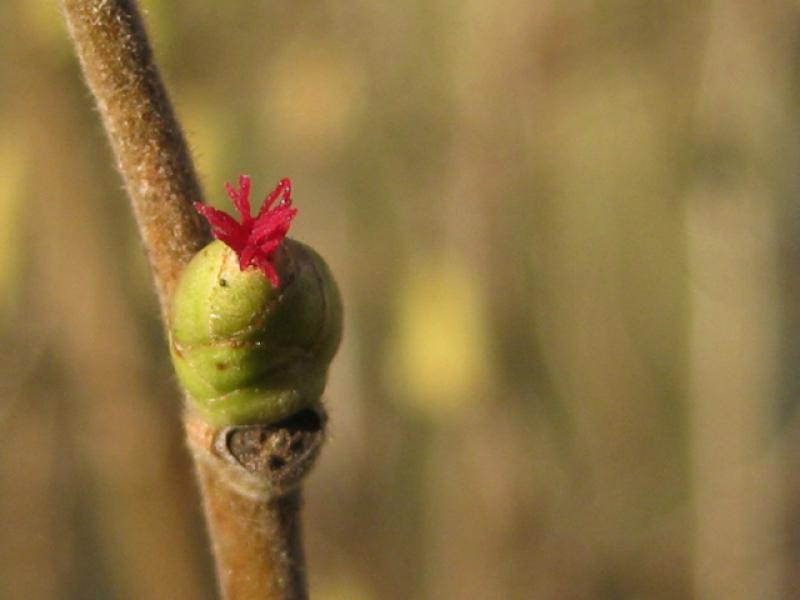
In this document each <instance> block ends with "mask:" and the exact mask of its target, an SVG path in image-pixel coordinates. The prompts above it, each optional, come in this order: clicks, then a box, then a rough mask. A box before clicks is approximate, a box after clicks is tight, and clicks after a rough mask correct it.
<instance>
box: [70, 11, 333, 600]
mask: <svg viewBox="0 0 800 600" xmlns="http://www.w3.org/2000/svg"><path fill="white" fill-rule="evenodd" d="M61 4H62V9H63V12H64V15H65V18H66V21H67V24H68V27H69V30H70V33H71V35H72V39H73V41H74V44H75V48H76V52H77V54H78V57H79V59H80V62H81V66H82V68H83V72H84V75H85V77H86V81H87V83H88V85H89V88H90V89H91V91H92V93H93V94H94V97H95V100H96V102H97V107H98V109H99V112H100V115H101V117H102V120H103V124H104V126H105V130H106V133H107V134H108V138H109V140H110V142H111V147H112V149H113V151H114V155H115V157H116V160H117V165H118V167H119V170H120V172H121V173H122V176H123V179H124V180H125V185H126V187H127V190H128V194H129V196H130V199H131V202H132V204H133V209H134V212H135V214H136V218H137V222H138V225H139V230H140V232H141V235H142V238H143V240H144V245H145V249H146V251H147V255H148V257H149V260H150V264H151V267H152V270H153V277H154V279H155V283H156V288H157V289H158V293H159V300H160V302H161V308H162V313H163V315H164V318H165V321H166V320H168V319H169V306H170V299H171V295H172V292H173V290H174V287H175V283H176V281H177V278H178V276H179V274H180V272H181V270H182V268H183V267H184V265H185V264H186V263H187V262H188V260H189V259H190V258H191V257H192V256H193V255H194V254H195V252H197V250H199V249H200V248H201V247H202V246H204V245H205V244H206V242H207V241H208V239H209V235H208V229H207V227H206V225H205V224H204V222H202V221H201V219H200V218H199V216H198V215H197V214H196V213H195V211H194V210H193V208H192V206H191V202H192V201H194V200H198V199H200V198H201V190H200V186H199V184H198V182H197V177H196V176H195V172H194V167H193V166H192V161H191V157H190V155H189V152H188V149H187V146H186V142H185V140H184V138H183V135H182V133H181V129H180V127H179V125H178V122H177V120H176V118H175V115H174V113H173V110H172V107H171V105H170V102H169V99H168V96H167V93H166V90H165V88H164V85H163V83H162V82H161V78H160V77H159V74H158V70H157V68H156V65H155V63H154V61H153V55H152V51H151V49H150V46H149V43H148V41H147V36H146V33H145V30H144V26H143V24H142V21H141V18H140V16H139V13H138V11H137V9H136V5H135V2H134V1H133V0H61ZM324 422H325V417H324V415H323V414H321V413H320V412H312V411H307V412H305V413H302V414H300V415H297V416H296V417H294V418H292V419H291V420H289V421H287V422H284V423H281V424H278V425H272V426H260V425H255V426H249V427H234V428H227V429H218V428H213V427H211V426H210V425H208V424H207V423H205V422H203V421H201V420H199V419H198V418H197V417H196V416H194V415H192V414H188V413H187V416H186V422H185V423H186V431H187V436H188V441H189V446H190V448H191V450H192V453H193V455H194V457H195V463H196V465H197V472H198V477H199V480H200V484H201V488H202V492H203V499H204V505H205V511H206V517H207V520H208V523H209V530H210V534H211V538H212V545H213V547H214V553H215V558H216V561H217V574H218V577H219V581H220V587H221V589H222V595H223V597H224V598H225V599H226V600H302V599H303V598H306V597H307V593H306V581H305V567H304V559H303V552H302V546H301V543H300V534H299V514H300V513H299V507H300V491H299V486H300V483H301V481H302V479H303V476H304V475H305V473H306V472H307V471H308V470H309V468H310V467H311V465H312V464H313V462H314V459H315V457H316V455H317V453H318V451H319V448H320V446H321V444H322V441H323V439H324ZM153 551H154V552H157V551H158V549H156V548H154V549H153Z"/></svg>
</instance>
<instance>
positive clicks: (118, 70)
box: [62, 0, 209, 317]
mask: <svg viewBox="0 0 800 600" xmlns="http://www.w3.org/2000/svg"><path fill="white" fill-rule="evenodd" d="M62 6H63V11H64V15H65V17H66V20H67V25H68V26H69V30H70V33H71V35H72V39H73V41H74V43H75V48H76V51H77V54H78V58H79V59H80V62H81V67H82V68H83V73H84V76H85V77H86V81H87V83H88V84H89V88H90V89H91V90H92V93H93V94H94V98H95V101H96V102H97V108H98V110H99V112H100V116H101V117H102V119H103V125H104V126H105V130H106V133H107V134H108V139H109V141H110V142H111V146H112V148H113V150H114V156H115V157H116V159H117V166H118V167H119V170H120V173H122V177H123V179H124V180H125V186H126V187H127V190H128V195H129V196H130V198H131V201H132V203H133V209H134V212H135V213H136V220H137V222H138V224H139V231H140V232H141V235H142V237H143V239H144V245H145V249H146V251H147V255H148V258H149V259H150V264H151V266H152V268H153V276H154V279H155V282H156V287H157V289H158V293H159V299H160V301H161V308H162V311H163V313H164V315H165V317H166V316H167V314H168V310H169V298H170V296H171V293H172V289H173V287H174V285H175V282H176V281H177V278H178V275H179V274H180V272H181V269H182V268H183V266H184V265H185V264H186V262H188V260H189V259H190V258H191V257H192V256H194V254H195V253H196V252H197V251H198V250H199V249H200V248H202V247H203V246H205V245H206V243H208V241H209V233H208V228H207V226H206V225H205V223H204V222H203V220H202V219H201V218H200V217H199V215H198V214H197V213H196V212H195V211H194V209H193V208H192V205H191V202H192V201H194V200H200V199H202V192H201V190H200V184H199V183H198V181H197V177H196V176H195V172H194V167H193V166H192V159H191V156H190V155H189V151H188V149H187V147H186V141H185V140H184V138H183V134H182V133H181V129H180V126H179V125H178V121H177V120H176V119H175V115H174V113H173V111H172V106H171V105H170V102H169V98H168V97H167V92H166V90H165V89H164V85H163V83H162V82H161V77H160V76H159V74H158V69H157V68H156V65H155V63H154V62H153V53H152V51H151V49H150V45H149V44H148V41H147V34H146V33H145V30H144V26H143V24H142V21H141V18H140V17H139V13H138V11H137V9H136V5H135V2H133V0H62Z"/></svg>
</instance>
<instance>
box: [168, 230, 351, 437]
mask: <svg viewBox="0 0 800 600" xmlns="http://www.w3.org/2000/svg"><path fill="white" fill-rule="evenodd" d="M272 264H273V265H274V268H275V271H276V272H277V274H278V276H279V280H280V284H279V286H278V287H273V285H272V284H271V283H270V281H269V279H268V278H267V277H265V276H264V273H262V272H261V271H260V270H259V269H257V268H254V267H250V268H247V269H245V270H244V271H242V270H240V266H239V258H238V256H237V254H236V253H235V252H234V251H233V250H231V249H230V248H229V247H228V246H227V245H225V244H224V243H222V242H220V241H214V242H212V243H210V244H209V245H208V246H206V247H205V248H204V249H203V250H201V251H200V252H199V253H198V254H197V255H196V256H195V257H194V258H193V259H192V260H191V261H190V262H189V264H188V265H187V266H186V268H185V270H184V272H183V273H182V274H181V278H180V280H179V282H178V285H177V288H176V290H175V295H174V298H173V304H172V312H171V317H170V320H171V322H170V331H169V333H170V353H171V355H172V362H173V364H174V366H175V371H176V372H177V375H178V379H179V381H180V382H181V384H182V385H183V387H184V389H185V390H186V391H187V392H188V396H189V400H190V402H191V404H192V406H193V407H194V408H195V409H196V410H198V411H199V412H200V413H201V414H202V416H203V417H204V418H205V419H206V420H207V421H208V422H210V423H212V424H214V425H220V426H222V425H242V424H255V423H264V424H269V423H274V422H276V421H279V420H281V419H284V418H287V417H289V416H291V415H293V414H295V413H297V412H298V411H300V410H303V409H306V408H314V407H315V406H317V405H318V404H319V402H320V397H321V395H322V391H323V388H324V386H325V379H326V376H327V371H328V365H329V364H330V361H331V360H332V359H333V356H334V354H335V353H336V350H337V348H338V346H339V341H340V339H341V334H342V305H341V299H340V297H339V291H338V289H337V287H336V283H335V281H334V279H333V276H332V275H331V272H330V270H329V269H328V267H327V265H326V264H325V262H324V261H323V260H322V258H321V257H320V256H319V255H318V254H317V253H316V252H314V250H312V249H311V248H309V247H308V246H306V245H305V244H301V243H300V242H297V241H294V240H291V239H288V238H287V239H285V240H284V241H283V243H282V244H281V246H280V247H279V248H278V250H277V251H276V252H275V253H274V257H273V259H272Z"/></svg>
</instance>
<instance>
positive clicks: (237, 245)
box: [194, 175, 297, 287]
mask: <svg viewBox="0 0 800 600" xmlns="http://www.w3.org/2000/svg"><path fill="white" fill-rule="evenodd" d="M225 191H227V192H228V196H229V197H230V199H231V200H232V201H233V205H234V206H235V207H236V210H237V212H238V213H239V216H240V217H241V219H242V222H241V223H238V222H237V221H236V220H235V219H234V218H233V217H232V216H230V215H229V214H228V213H226V212H223V211H221V210H217V209H216V208H214V207H212V206H208V205H206V204H203V203H202V202H195V203H194V207H195V209H196V210H197V212H199V213H200V214H201V215H203V216H204V217H205V218H206V219H207V220H208V222H209V223H210V224H211V232H212V233H213V234H214V237H216V238H217V239H218V240H220V241H221V242H223V243H225V244H226V245H227V246H229V247H230V248H231V249H232V250H233V251H234V252H236V256H238V257H239V268H240V269H241V270H242V271H244V270H245V269H247V268H248V267H256V268H258V269H260V270H261V272H262V273H264V276H265V277H266V278H267V279H269V282H270V283H271V284H272V286H273V287H278V285H279V284H280V280H279V279H278V273H277V271H276V270H275V267H274V266H273V265H272V258H273V256H274V255H275V251H276V250H277V249H278V247H279V246H280V245H281V242H283V239H284V238H285V237H286V233H287V232H288V231H289V226H290V225H291V223H292V219H293V218H294V216H295V215H296V214H297V209H296V208H293V207H292V182H291V181H290V180H289V179H281V180H280V181H279V182H278V185H277V186H275V189H274V190H272V192H270V194H269V195H268V196H267V197H266V198H265V199H264V204H262V205H261V210H259V211H258V215H256V217H253V216H252V215H251V214H250V178H249V177H248V176H247V175H240V176H239V189H238V190H236V189H234V188H233V186H232V185H231V184H229V183H226V184H225ZM278 198H280V199H281V200H280V202H278V204H277V205H275V206H273V204H275V201H276V200H277V199H278Z"/></svg>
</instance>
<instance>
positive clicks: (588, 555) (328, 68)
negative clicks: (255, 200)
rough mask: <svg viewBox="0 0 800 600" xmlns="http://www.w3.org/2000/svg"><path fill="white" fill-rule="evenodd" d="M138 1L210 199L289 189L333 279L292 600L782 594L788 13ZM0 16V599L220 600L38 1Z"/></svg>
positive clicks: (442, 1)
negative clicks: (339, 306)
mask: <svg viewBox="0 0 800 600" xmlns="http://www.w3.org/2000/svg"><path fill="white" fill-rule="evenodd" d="M142 5H143V8H144V9H145V11H146V19H147V22H148V25H149V27H150V30H151V34H152V39H153V43H154V47H155V50H156V55H157V57H158V59H159V62H160V64H161V66H162V69H163V73H164V77H165V79H166V82H167V84H168V87H169V89H170V92H171V94H172V97H173V100H174V103H175V106H176V110H177V112H178V114H179V116H180V118H181V120H182V122H183V125H184V128H185V130H186V134H187V136H188V139H189V141H190V145H191V147H192V149H193V152H194V155H195V158H196V161H197V166H198V170H199V172H200V175H201V178H202V180H203V183H204V186H205V190H206V199H207V200H208V201H210V202H213V203H215V204H217V206H224V205H225V203H226V201H225V199H224V192H223V182H224V181H226V180H230V181H234V180H235V178H236V177H237V175H238V174H239V173H242V172H244V173H249V174H250V175H252V177H253V182H254V192H255V193H256V195H259V196H263V195H264V194H266V193H267V192H268V191H269V190H270V189H272V187H273V186H274V183H275V182H276V181H277V180H278V179H279V178H280V177H284V176H290V177H292V179H293V181H294V183H295V203H296V205H297V206H298V207H299V209H300V213H299V216H298V218H297V219H296V225H295V228H294V230H293V235H294V236H295V237H296V238H298V239H300V240H302V241H304V242H307V243H310V244H312V245H313V246H314V247H315V248H316V249H317V250H318V251H319V252H320V253H321V254H323V255H324V256H325V257H326V260H327V261H328V263H329V264H330V265H331V267H332V269H333V271H334V272H335V273H336V275H337V278H338V280H339V283H340V286H341V289H342V292H343V295H344V301H345V306H346V334H345V340H344V344H343V346H342V348H341V350H340V352H339V355H338V357H337V359H336V361H335V362H334V366H333V369H332V373H331V380H330V383H329V387H328V393H327V403H328V407H329V409H330V413H331V417H332V418H331V427H330V440H329V443H328V444H327V447H326V448H325V450H324V453H323V456H322V458H321V460H320V462H319V464H318V467H317V469H316V470H315V472H314V473H313V475H312V476H311V479H310V481H309V483H308V485H307V490H306V514H305V517H306V518H305V534H306V542H307V554H308V559H309V569H310V581H311V590H312V597H313V598H314V599H315V600H394V599H397V600H405V599H411V598H414V599H422V600H428V599H429V600H433V599H436V600H469V599H476V600H515V599H520V600H522V599H525V600H527V599H537V600H538V599H543V600H562V599H564V600H573V599H575V600H583V599H589V600H593V599H601V600H605V599H609V600H611V599H664V600H668V599H669V600H673V599H684V598H687V599H691V598H696V599H697V600H718V599H726V600H739V599H741V600H755V599H759V600H761V599H767V600H769V599H784V598H785V599H795V598H800V591H798V590H800V475H798V472H800V471H799V470H798V469H799V468H800V422H799V421H798V417H797V414H796V410H795V404H796V400H797V394H798V390H799V389H800V377H798V375H797V373H798V369H797V367H796V365H797V364H798V360H799V359H800V344H799V343H798V342H797V340H798V332H800V311H799V310H798V301H800V280H799V279H798V273H799V271H798V264H800V263H799V262H798V259H800V244H799V243H798V241H797V240H798V239H800V176H798V173H800V168H799V167H800V102H799V101H800V93H799V92H800V69H798V62H800V7H798V5H797V3H796V2H790V1H789V0H767V1H765V2H750V1H748V0H738V1H736V0H719V1H705V2H676V1H673V0H658V1H652V2H634V1H632V0H607V1H597V0H596V1H583V2H559V1H557V0H542V1H537V2H532V1H530V0H509V1H506V2H494V1H492V0H464V1H460V2H457V1H455V0H428V1H422V0H408V1H399V2H381V1H373V2H368V1H365V0H355V1H351V2H335V1H332V0H326V1H316V0H311V1H306V2H289V1H270V2H263V1H256V0H248V1H245V0H234V1H230V2H216V1H211V0H192V1H181V0H173V1H168V0H143V1H142ZM0 29H1V30H2V35H0V51H1V52H2V60H1V61H0V351H1V352H2V354H0V356H1V357H2V360H0V598H3V599H6V598H7V599H21V598H24V599H26V600H48V599H76V600H78V599H81V600H83V599H86V598H103V599H114V600H117V599H120V600H128V599H130V600H141V599H151V598H152V599H159V598H163V599H170V600H210V599H211V598H213V597H214V587H213V586H214V584H213V577H212V571H211V566H210V560H209V558H208V556H207V551H206V540H205V537H204V535H205V533H204V530H203V524H202V520H201V516H200V510H199V507H198V499H197V494H196V490H195V488H194V482H193V480H192V473H191V466H190V464H189V461H188V459H187V453H186V451H185V449H184V447H183V441H182V437H181V431H180V416H179V413H180V406H179V401H178V394H177V392H176V386H175V383H174V380H173V376H172V374H171V371H170V365H169V361H168V357H167V352H166V346H165V343H164V339H163V334H162V329H161V325H160V323H159V321H158V311H157V306H156V301H155V295H154V293H153V291H152V287H151V283H150V281H149V273H148V271H147V265H146V263H145V259H144V256H143V252H142V249H141V246H140V243H139V241H138V239H137V235H136V231H135V227H134V224H133V219H132V216H131V213H130V210H129V208H128V205H127V203H126V198H125V195H124V193H123V191H122V188H121V183H120V178H119V176H118V175H117V173H116V172H115V171H114V168H113V166H112V159H111V156H110V152H109V150H108V148H107V145H106V142H105V139H104V134H103V132H102V130H101V127H100V125H99V121H98V118H97V114H96V113H95V111H94V110H93V108H92V105H91V100H90V97H89V94H88V92H87V90H86V89H85V87H84V86H83V84H82V82H81V80H80V75H79V71H78V68H77V64H76V61H75V59H74V57H73V55H72V52H71V48H70V46H69V43H68V41H67V36H66V33H65V30H64V27H63V25H62V23H61V20H60V18H59V14H58V10H57V7H56V3H55V2H53V1H52V0H46V1H36V2H29V1H26V0H3V2H2V3H0Z"/></svg>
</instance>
